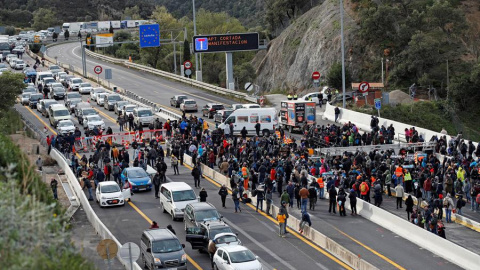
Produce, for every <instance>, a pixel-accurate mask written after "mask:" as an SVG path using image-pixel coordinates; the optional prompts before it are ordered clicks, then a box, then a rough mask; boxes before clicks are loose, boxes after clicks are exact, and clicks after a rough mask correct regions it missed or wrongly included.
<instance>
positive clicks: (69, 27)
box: [62, 22, 83, 36]
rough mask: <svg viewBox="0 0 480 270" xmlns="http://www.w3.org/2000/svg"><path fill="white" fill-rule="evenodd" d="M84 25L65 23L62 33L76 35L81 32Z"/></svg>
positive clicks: (80, 23)
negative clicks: (66, 32)
mask: <svg viewBox="0 0 480 270" xmlns="http://www.w3.org/2000/svg"><path fill="white" fill-rule="evenodd" d="M82 24H83V22H72V23H64V24H63V25H62V31H63V32H65V31H66V30H68V32H70V36H72V35H76V34H77V33H78V31H80V29H81V25H82Z"/></svg>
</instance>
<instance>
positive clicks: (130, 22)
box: [122, 20, 135, 29]
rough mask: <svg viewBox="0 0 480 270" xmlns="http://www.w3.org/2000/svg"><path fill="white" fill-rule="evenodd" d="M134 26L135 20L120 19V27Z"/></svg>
mask: <svg viewBox="0 0 480 270" xmlns="http://www.w3.org/2000/svg"><path fill="white" fill-rule="evenodd" d="M134 27H135V21H134V20H123V21H122V29H125V28H134Z"/></svg>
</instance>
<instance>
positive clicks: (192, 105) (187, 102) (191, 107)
mask: <svg viewBox="0 0 480 270" xmlns="http://www.w3.org/2000/svg"><path fill="white" fill-rule="evenodd" d="M180 110H181V111H182V112H188V111H195V112H198V107H197V102H196V101H195V100H193V99H184V100H182V103H180Z"/></svg>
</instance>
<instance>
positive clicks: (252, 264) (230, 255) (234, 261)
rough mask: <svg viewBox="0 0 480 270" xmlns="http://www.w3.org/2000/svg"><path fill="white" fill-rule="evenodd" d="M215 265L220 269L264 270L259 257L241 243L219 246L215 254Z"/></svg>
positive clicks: (215, 267)
mask: <svg viewBox="0 0 480 270" xmlns="http://www.w3.org/2000/svg"><path fill="white" fill-rule="evenodd" d="M213 265H214V269H219V270H263V266H262V264H261V263H260V262H259V261H258V257H257V256H255V254H253V252H251V251H250V250H249V249H248V248H246V247H244V246H240V245H236V246H230V245H226V246H223V247H219V248H218V249H217V251H216V252H215V255H214V256H213Z"/></svg>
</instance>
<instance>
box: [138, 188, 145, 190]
mask: <svg viewBox="0 0 480 270" xmlns="http://www.w3.org/2000/svg"><path fill="white" fill-rule="evenodd" d="M138 190H140V191H142V190H147V188H139V189H138Z"/></svg>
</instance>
